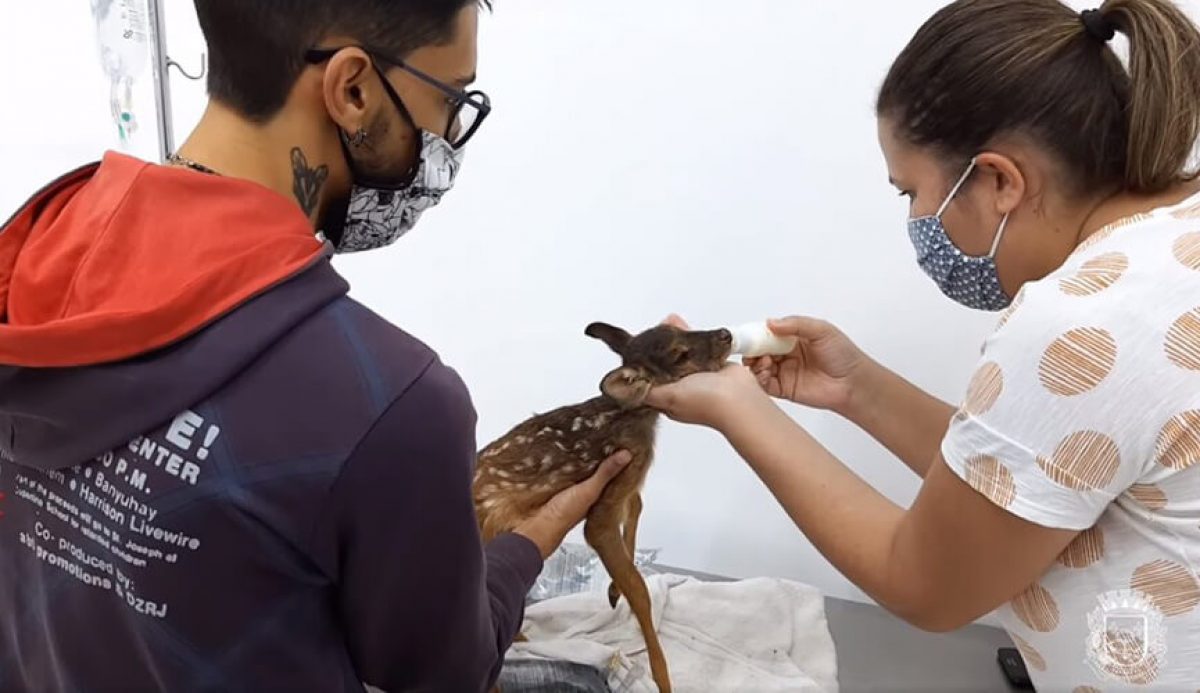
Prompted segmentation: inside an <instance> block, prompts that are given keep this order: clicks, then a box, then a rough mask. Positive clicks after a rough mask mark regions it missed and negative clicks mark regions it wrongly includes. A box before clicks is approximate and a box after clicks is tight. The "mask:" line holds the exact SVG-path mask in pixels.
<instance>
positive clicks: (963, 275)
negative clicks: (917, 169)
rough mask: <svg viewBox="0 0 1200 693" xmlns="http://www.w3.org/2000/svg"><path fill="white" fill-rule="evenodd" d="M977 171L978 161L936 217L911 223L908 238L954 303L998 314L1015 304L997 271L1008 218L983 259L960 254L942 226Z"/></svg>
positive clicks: (951, 192) (932, 216) (925, 268)
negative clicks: (948, 208) (1001, 241)
mask: <svg viewBox="0 0 1200 693" xmlns="http://www.w3.org/2000/svg"><path fill="white" fill-rule="evenodd" d="M974 170H975V160H974V159H971V165H970V166H968V167H967V170H966V171H965V172H963V174H962V177H960V178H959V179H958V182H957V183H955V184H954V188H953V189H952V190H951V191H950V195H949V196H947V197H946V200H945V202H943V203H942V206H941V207H939V208H938V211H937V213H936V214H933V215H931V216H924V217H916V218H913V219H909V220H908V237H909V239H910V240H911V241H912V244H913V247H914V248H915V249H916V251H917V264H919V265H920V266H921V269H923V270H925V274H927V275H929V277H930V278H931V279H933V281H934V283H935V284H937V286H938V288H939V289H941V290H942V293H943V294H945V295H946V296H947V297H949V298H950V299H952V300H954V301H956V302H958V303H960V304H962V305H964V306H966V307H968V308H974V309H976V310H989V311H998V310H1003V309H1004V308H1007V307H1008V305H1009V304H1010V303H1011V302H1012V299H1011V298H1009V296H1008V294H1006V293H1004V289H1003V288H1001V286H1000V276H999V274H998V272H997V269H996V249H997V248H998V247H1000V239H1001V238H1003V236H1004V227H1005V226H1007V225H1008V215H1007V214H1005V215H1004V219H1003V220H1001V222H1000V228H999V229H997V231H996V238H995V240H994V241H993V242H992V249H991V251H990V252H989V253H988V254H987V255H985V256H982V257H976V256H971V255H967V254H966V253H964V252H963V251H961V250H959V249H958V247H957V246H955V245H954V242H953V241H951V240H950V236H949V235H948V234H947V233H946V227H945V226H944V225H943V224H942V215H943V214H945V212H946V208H947V207H949V206H950V202H951V201H953V200H954V198H955V196H956V195H958V192H959V191H960V190H961V189H962V187H963V185H964V184H965V183H966V182H967V179H968V178H969V177H970V175H971V173H972V172H973V171H974Z"/></svg>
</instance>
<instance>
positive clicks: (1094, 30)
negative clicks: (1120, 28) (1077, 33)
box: [1079, 10, 1117, 43]
mask: <svg viewBox="0 0 1200 693" xmlns="http://www.w3.org/2000/svg"><path fill="white" fill-rule="evenodd" d="M1079 18H1080V19H1081V20H1082V21H1083V28H1085V29H1087V32H1088V34H1089V35H1090V36H1091V37H1092V38H1094V39H1096V40H1097V41H1100V42H1102V43H1108V42H1109V41H1111V40H1112V39H1113V37H1114V36H1116V35H1117V25H1116V24H1113V23H1112V22H1111V21H1109V19H1108V18H1107V17H1105V16H1104V12H1102V11H1101V10H1084V11H1083V12H1081V13H1080V15H1079Z"/></svg>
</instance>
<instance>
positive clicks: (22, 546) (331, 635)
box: [0, 154, 541, 692]
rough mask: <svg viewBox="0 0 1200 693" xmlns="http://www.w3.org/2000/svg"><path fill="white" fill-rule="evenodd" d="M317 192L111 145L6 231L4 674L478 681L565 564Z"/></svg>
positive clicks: (301, 687) (94, 685)
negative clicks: (303, 202)
mask: <svg viewBox="0 0 1200 693" xmlns="http://www.w3.org/2000/svg"><path fill="white" fill-rule="evenodd" d="M328 255H329V254H328V250H327V247H326V246H325V245H324V244H322V243H321V242H319V241H318V240H317V239H316V237H315V236H314V234H313V232H312V229H311V227H310V225H309V222H308V220H307V219H306V218H305V217H304V215H303V213H302V212H301V211H300V210H299V208H298V207H297V205H295V203H294V202H292V201H290V200H288V199H286V198H284V197H282V196H280V195H277V194H276V193H274V192H272V191H270V190H267V189H266V188H263V187H260V186H258V185H255V184H253V183H250V182H247V181H241V180H235V179H230V178H223V177H219V176H209V175H204V174H200V173H195V172H192V171H188V170H183V169H175V168H167V167H161V166H154V165H150V164H147V163H144V162H141V161H138V160H135V159H132V158H129V157H125V156H122V155H117V154H109V155H107V156H106V157H105V159H104V160H103V162H101V163H100V164H96V165H91V166H87V167H85V168H82V169H80V170H78V171H75V172H73V173H70V174H68V175H66V176H64V177H63V178H61V179H59V180H58V181H56V182H54V183H52V184H51V185H50V186H48V187H47V188H46V189H44V190H43V191H42V192H40V193H39V194H38V195H36V196H35V197H34V199H32V200H31V201H30V202H29V203H28V204H26V205H25V206H24V207H23V208H22V209H21V210H19V211H18V212H17V214H16V215H15V216H14V217H13V218H12V219H11V220H10V221H9V222H8V223H7V224H5V225H4V226H3V227H0V691H141V690H162V691H172V692H174V691H201V690H203V691H241V690H245V691H268V690H271V691H274V690H279V691H283V690H286V691H359V690H362V683H363V682H366V683H369V684H372V685H374V686H377V687H379V688H383V689H384V690H388V691H401V690H404V691H409V690H413V691H439V692H441V691H447V692H450V691H455V692H456V691H479V690H483V689H485V688H487V687H488V686H489V685H490V684H491V683H492V682H493V681H494V680H495V678H496V676H497V675H498V672H499V667H500V664H501V662H502V660H503V653H504V650H505V649H506V648H507V646H508V644H509V642H510V641H511V639H512V637H513V635H514V634H515V633H516V631H517V629H518V627H519V624H520V620H521V617H522V606H523V603H524V596H525V594H526V593H527V592H528V590H529V587H530V586H531V585H532V583H533V581H534V579H535V578H536V576H537V573H538V571H539V570H540V569H541V558H540V556H539V554H538V551H537V549H536V548H535V547H534V546H533V544H532V543H530V542H529V541H528V540H526V539H524V538H522V537H518V536H516V535H511V534H509V535H504V536H501V537H499V538H498V539H496V540H495V541H493V542H491V543H490V544H489V545H488V546H486V547H481V544H480V538H479V533H478V530H477V527H476V524H475V517H474V512H473V508H472V503H471V496H470V484H471V476H472V470H473V467H474V463H475V437H474V427H475V412H474V410H473V408H472V405H471V401H470V397H469V395H468V393H467V390H466V388H465V387H464V386H463V384H462V382H461V381H460V380H459V378H458V376H457V375H456V374H455V373H454V372H453V371H452V370H450V369H449V368H447V367H446V366H445V365H443V364H442V363H441V362H440V361H439V360H438V358H437V356H436V354H434V353H433V352H432V351H431V350H430V349H429V348H428V347H426V346H425V345H424V344H422V343H420V342H419V341H417V340H416V339H414V338H413V337H411V336H409V335H407V334H405V333H404V332H402V331H401V330H399V329H397V328H396V327H394V326H392V325H391V324H389V323H388V322H386V321H385V320H383V319H381V318H380V317H378V316H376V315H374V314H373V313H371V312H370V311H368V310H366V309H365V308H363V307H362V306H361V305H359V304H358V303H356V302H354V301H352V300H351V299H349V298H348V297H347V296H346V292H347V288H348V287H347V285H346V283H345V281H344V280H343V279H342V278H341V277H339V276H338V274H337V273H336V272H335V271H334V269H333V268H332V266H331V265H330V264H329V258H328Z"/></svg>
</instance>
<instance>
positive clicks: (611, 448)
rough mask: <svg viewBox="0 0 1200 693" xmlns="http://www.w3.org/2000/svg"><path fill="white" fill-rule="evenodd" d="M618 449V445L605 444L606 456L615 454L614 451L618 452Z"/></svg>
mask: <svg viewBox="0 0 1200 693" xmlns="http://www.w3.org/2000/svg"><path fill="white" fill-rule="evenodd" d="M616 451H617V449H616V447H614V446H612V445H605V446H604V456H605V457H608V456H609V455H611V454H613V453H614V452H616Z"/></svg>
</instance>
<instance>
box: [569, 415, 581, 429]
mask: <svg viewBox="0 0 1200 693" xmlns="http://www.w3.org/2000/svg"><path fill="white" fill-rule="evenodd" d="M581 428H583V417H582V416H576V417H575V420H574V421H572V422H571V430H572V431H578V430H579V429H581Z"/></svg>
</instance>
